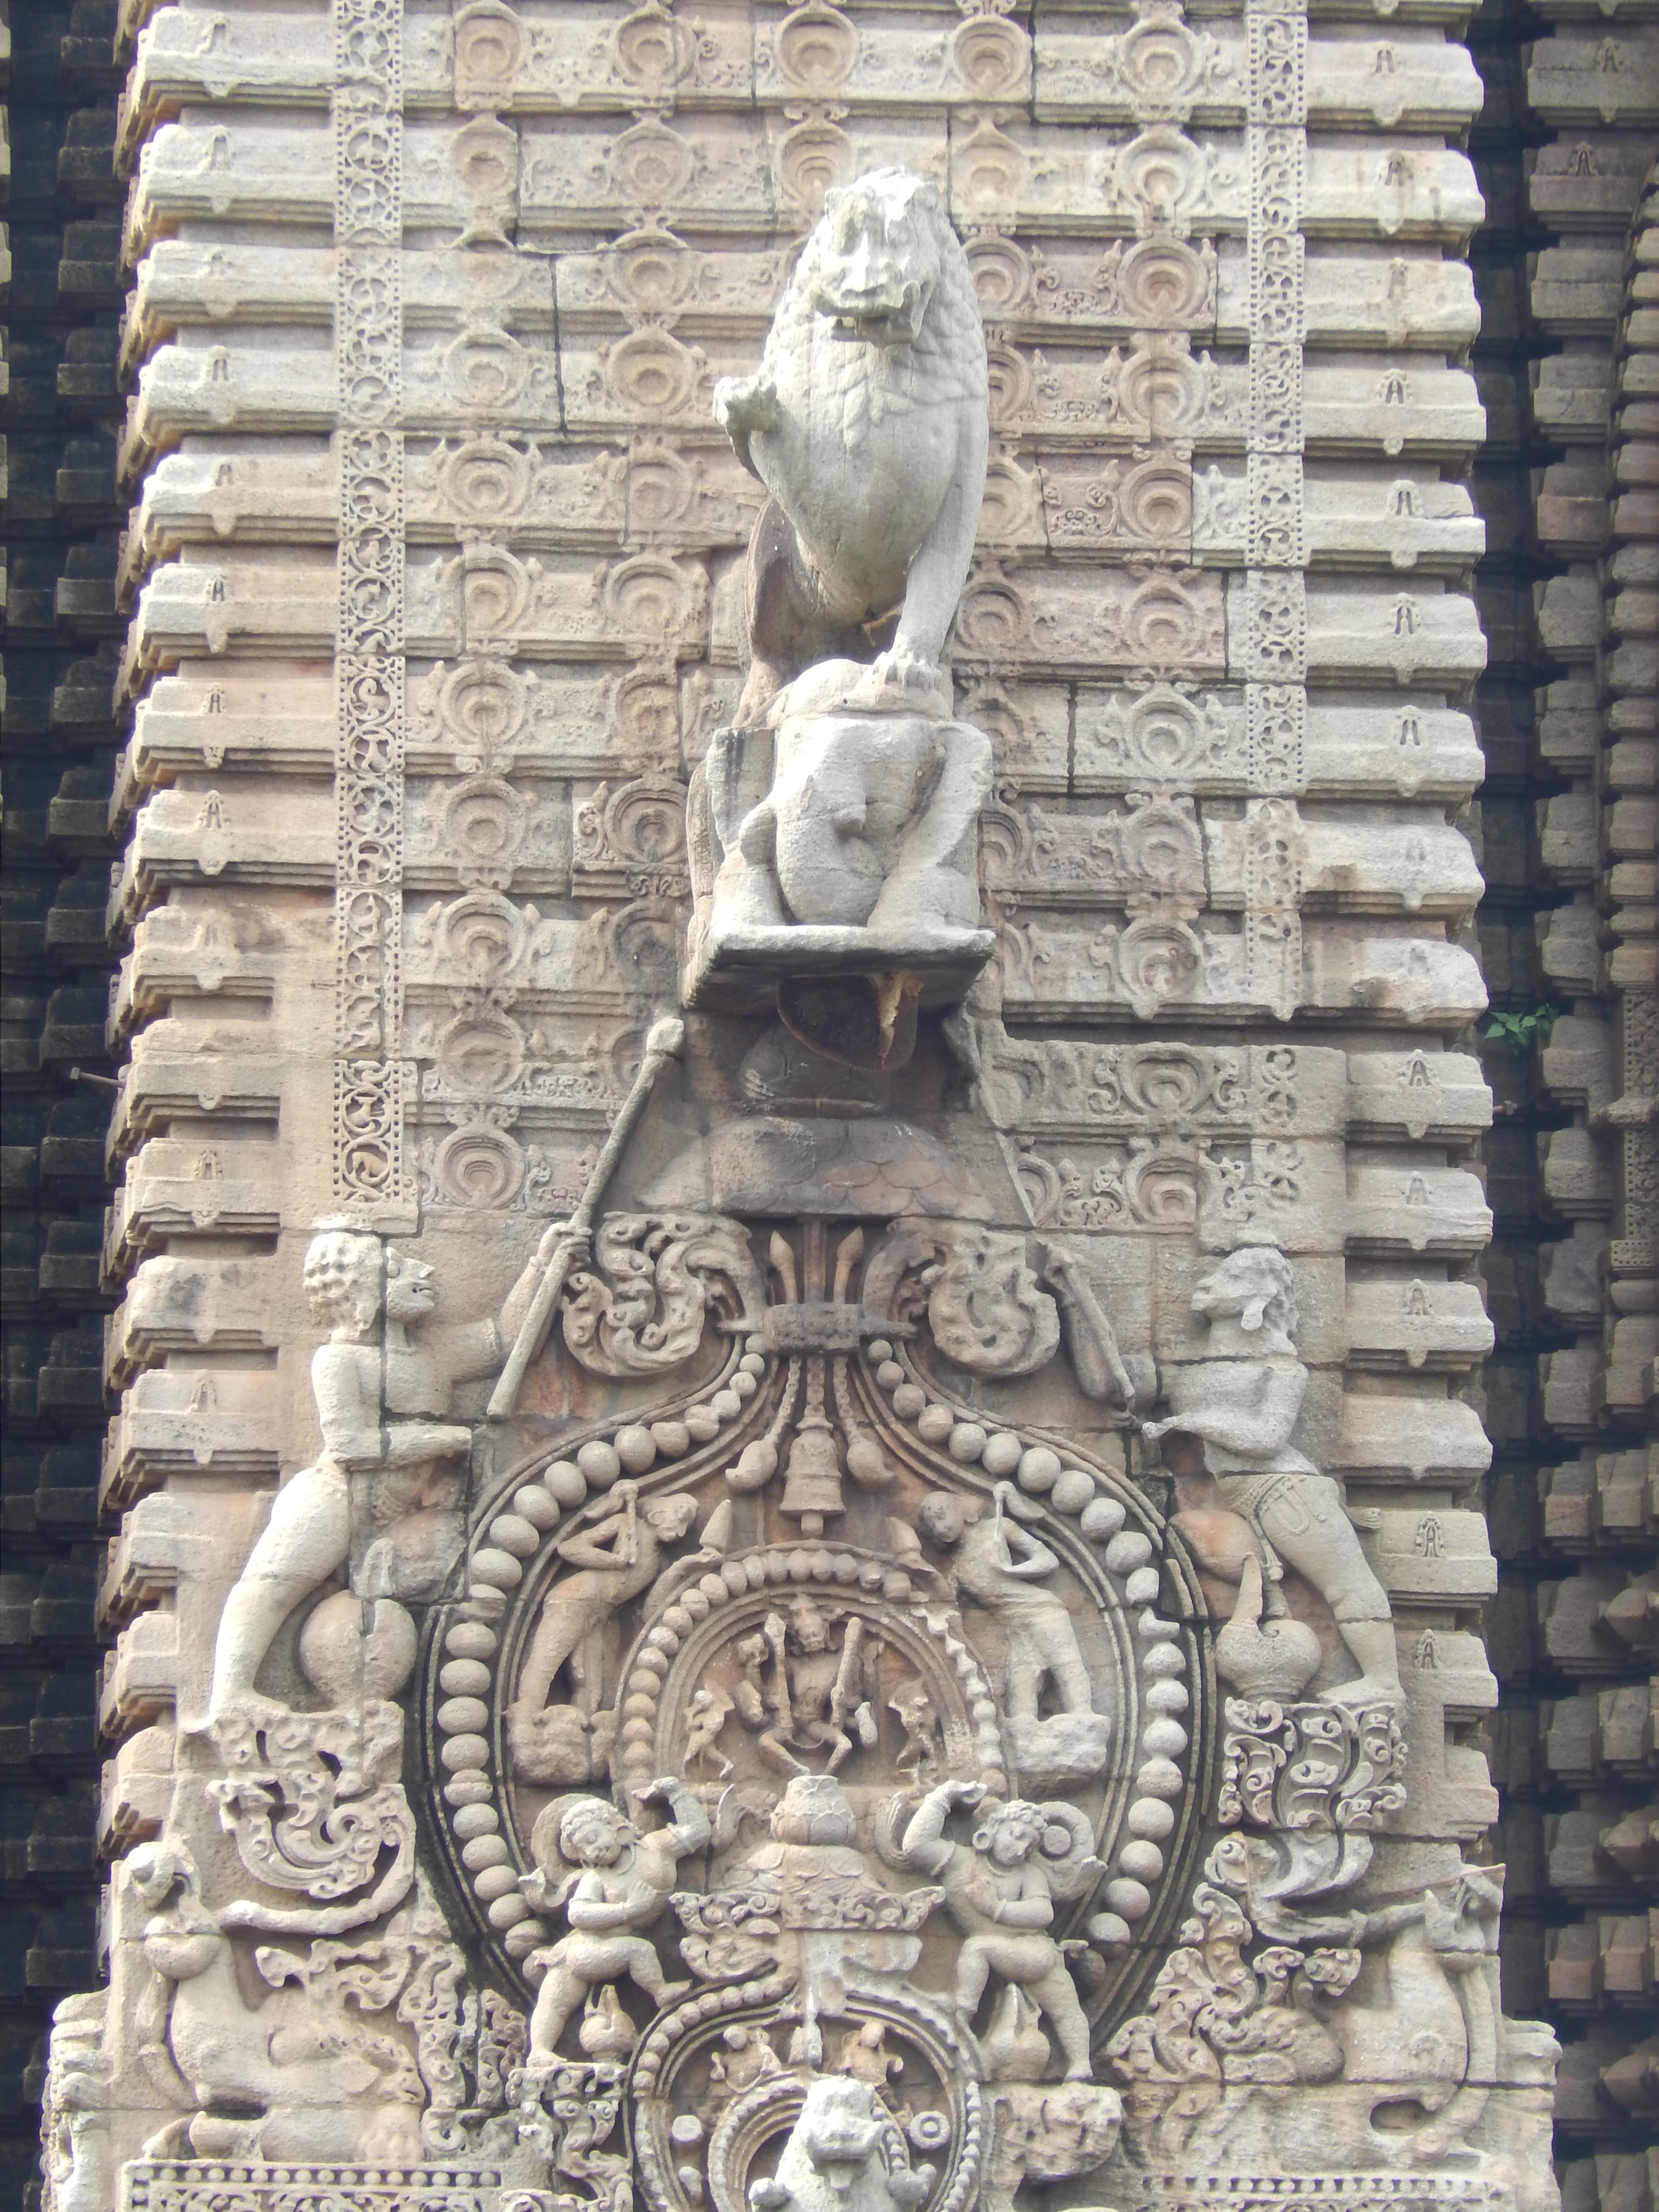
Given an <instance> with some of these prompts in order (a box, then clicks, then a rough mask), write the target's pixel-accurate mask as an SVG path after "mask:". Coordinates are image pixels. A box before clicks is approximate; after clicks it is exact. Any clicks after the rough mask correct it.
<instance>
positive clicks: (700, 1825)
mask: <svg viewBox="0 0 1659 2212" xmlns="http://www.w3.org/2000/svg"><path fill="white" fill-rule="evenodd" d="M638 1794H639V1798H640V1802H641V1803H642V1804H650V1803H653V1802H655V1803H660V1804H665V1805H666V1806H668V1807H669V1808H670V1809H671V1811H672V1813H673V1814H674V1824H673V1826H671V1827H666V1828H658V1829H654V1830H653V1832H651V1833H650V1834H649V1835H644V1834H641V1831H640V1830H639V1828H638V1827H636V1826H635V1824H634V1822H633V1821H632V1820H629V1817H628V1815H627V1814H625V1813H623V1812H619V1811H618V1810H617V1807H616V1806H614V1805H611V1804H608V1803H607V1802H605V1799H604V1798H602V1797H580V1798H578V1799H577V1800H576V1802H575V1803H574V1804H568V1805H566V1806H565V1807H564V1808H563V1809H562V1812H561V1813H560V1814H559V1818H558V1821H557V1826H556V1836H555V1833H554V1832H552V1831H551V1830H550V1829H549V1828H547V1827H545V1826H544V1820H545V1815H544V1816H543V1820H538V1822H537V1824H536V1830H535V1831H534V1832H532V1838H531V1847H532V1850H533V1851H534V1853H535V1856H536V1865H537V1871H536V1872H535V1873H534V1874H532V1875H521V1876H520V1884H519V1886H520V1888H521V1889H522V1890H523V1892H524V1893H525V1895H526V1897H527V1898H528V1899H529V1900H530V1902H531V1904H532V1905H533V1906H535V1907H536V1908H537V1910H538V1911H552V1910H555V1909H556V1908H557V1907H558V1906H560V1905H562V1906H563V1907H564V1914H565V1917H566V1919H567V1920H568V1922H569V1923H570V1933H569V1934H568V1936H561V1938H560V1939H559V1941H558V1942H556V1943H555V1944H552V1945H551V1946H550V1948H547V1949H546V1950H543V1951H533V1952H532V1954H531V1955H530V1959H529V1962H528V1963H529V1965H530V1967H531V1969H532V1972H533V1971H534V1970H535V1969H536V1968H538V1967H540V1968H542V1969H544V1977H543V1981H542V1985H541V1989H540V1990H539V1991H538V1995H537V1998H536V2008H535V2010H534V2012H533V2013H532V2015H531V2019H530V2057H531V2063H532V2066H534V2065H535V2064H536V2063H538V2062H540V2063H548V2062H550V2060H551V2059H552V2057H553V2055H554V2053H555V2051H556V2049H557V2047H558V2041H559V2038H560V2036H561V2035H562V2033H563V2032H564V2026H565V2022H566V2021H568V2019H569V2017H570V2015H571V2014H572V2013H573V2012H574V2010H575V2008H576V2007H577V2006H578V2005H579V2004H580V2003H582V2002H583V2001H584V2000H585V1999H586V1996H587V1993H588V1991H589V1990H592V1989H594V1988H596V1987H598V1986H599V1984H602V1983H605V1982H618V1981H621V1980H623V1979H624V1978H627V1979H629V1980H632V1981H634V1982H636V1983H637V1984H639V1986H640V1988H641V1989H642V1990H644V1991H645V1992H646V1994H647V1996H649V1997H652V1998H653V1999H654V2000H655V2001H656V2002H657V2003H658V2004H659V2005H665V2004H670V2003H671V2002H673V2000H674V1999H675V1998H676V1997H678V1996H684V1993H685V1991H686V1990H688V1989H689V1988H690V1983H689V1982H671V1981H669V1980H668V1979H667V1978H666V1977H665V1974H664V1972H663V1970H662V1966H661V1962H660V1961H659V1959H658V1957H657V1954H656V1952H655V1950H654V1949H653V1947H652V1946H651V1944H649V1943H648V1942H647V1941H646V1939H645V1936H644V1933H643V1930H644V1929H647V1928H649V1927H650V1926H651V1924H652V1923H653V1921H655V1920H656V1918H657V1917H658V1916H659V1914H660V1912H661V1911H662V1909H663V1906H664V1905H665V1904H666V1902H667V1899H668V1893H669V1892H670V1890H671V1889H672V1888H673V1887H674V1884H675V1880H676V1875H677V1870H678V1863H679V1861H680V1860H681V1859H682V1858H684V1856H685V1854H686V1853H687V1852H688V1851H696V1850H702V1847H703V1845H704V1844H706V1843H707V1842H708V1837H709V1827H708V1815H707V1814H705V1813H704V1811H703V1809H702V1806H701V1805H700V1804H698V1802H697V1801H696V1798H695V1797H694V1796H692V1795H691V1792H690V1790H688V1789H687V1788H686V1786H685V1784H684V1782H682V1781H681V1779H680V1778H679V1777H678V1775H668V1776H665V1777H662V1778H659V1779H658V1780H657V1781H654V1782H650V1783H647V1784H646V1786H645V1788H644V1789H643V1790H641V1791H640V1792H639V1793H638ZM549 1809H550V1810H552V1809H554V1808H549ZM573 1868H574V1869H577V1871H574V1872H572V1871H568V1870H567V1869H573ZM561 1876H562V1877H563V1879H562V1881H561V1880H560V1877H561ZM553 1882H558V1884H559V1886H558V1887H557V1888H556V1889H550V1887H549V1885H550V1883H553Z"/></svg>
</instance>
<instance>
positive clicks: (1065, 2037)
mask: <svg viewBox="0 0 1659 2212" xmlns="http://www.w3.org/2000/svg"><path fill="white" fill-rule="evenodd" d="M984 1796H985V1791H984V1788H983V1786H982V1785H981V1784H979V1783H977V1782H942V1783H940V1784H939V1787H938V1788H937V1789H936V1790H929V1791H928V1793H927V1796H925V1797H924V1798H923V1799H922V1801H921V1804H920V1805H919V1806H918V1807H917V1808H916V1810H915V1814H913V1816H912V1818H911V1820H910V1823H909V1826H908V1827H907V1828H906V1829H905V1832H904V1838H903V1841H902V1843H901V1844H900V1846H899V1849H900V1852H901V1855H902V1857H903V1858H904V1859H905V1860H906V1862H907V1863H908V1864H909V1865H911V1866H914V1867H916V1868H918V1869H920V1870H921V1872H922V1873H924V1874H927V1875H932V1876H933V1879H934V1880H935V1881H938V1882H939V1883H941V1884H942V1885H943V1887H944V1890H945V1905H946V1907H947V1909H948V1910H949V1911H950V1914H951V1918H952V1919H953V1920H954V1921H955V1922H956V1923H957V1927H958V1928H959V1929H961V1930H962V1932H963V1936H964V1938H965V1939H966V1940H965V1941H964V1942H963V1946H962V1948H961V1949H960V1950H959V1951H958V1952H957V1978H956V1993H955V1994H956V2007H957V2014H958V2015H959V2017H960V2019H961V2021H962V2024H963V2027H964V2028H966V2029H968V2030H969V2032H970V2033H971V2031H972V2027H973V2019H974V2015H975V2013H976V2012H977V2011H978V2009H979V2004H980V2000H981V1997H982V1996H984V1994H985V1985H986V1984H987V1981H988V1980H989V1979H990V1978H991V1975H992V1973H993V1972H996V1973H999V1974H1000V1975H1001V1977H1002V1978H1003V1979H1004V1981H1005V1982H1009V1983H1012V1984H1013V1985H1014V1986H1015V1987H1016V1988H1018V1989H1020V1990H1024V1992H1025V1995H1026V1996H1028V1997H1029V1998H1030V2001H1031V2002H1033V2003H1034V2004H1036V2006H1038V2007H1039V2008H1040V2009H1041V2010H1042V2013H1043V2015H1045V2017H1046V2018H1047V2020H1048V2025H1049V2027H1051V2028H1052V2029H1053V2030H1054V2036H1055V2039H1056V2040H1057V2041H1058V2042H1059V2045H1060V2051H1061V2054H1062V2056H1063V2057H1064V2058H1065V2061H1066V2080H1067V2081H1089V2080H1091V2078H1092V2073H1093V2069H1092V2067H1091V2063H1090V2057H1089V2022H1088V2019H1087V2016H1086V2015H1085V2012H1084V2009H1083V2005H1082V2002H1081V2000H1080V1999H1079V1996H1078V1993H1077V1988H1076V1985H1075V1984H1074V1983H1073V1980H1072V1977H1071V1974H1070V1972H1069V1971H1068V1969H1067V1967H1066V1958H1065V1954H1064V1953H1063V1952H1062V1951H1061V1949H1060V1945H1059V1944H1058V1943H1057V1942H1055V1940H1054V1936H1051V1935H1050V1934H1049V1932H1048V1930H1049V1929H1050V1927H1051V1926H1052V1925H1053V1922H1054V1894H1055V1890H1056V1888H1058V1887H1062V1885H1063V1890H1064V1891H1065V1892H1068V1893H1071V1894H1073V1895H1076V1894H1077V1893H1079V1891H1080V1890H1081V1888H1082V1887H1083V1886H1084V1884H1085V1881H1093V1880H1094V1879H1096V1878H1097V1876H1098V1875H1101V1874H1103V1872H1104V1869H1103V1867H1102V1866H1101V1864H1100V1863H1099V1861H1098V1860H1097V1859H1095V1858H1094V1857H1092V1856H1091V1855H1090V1854H1088V1853H1087V1852H1083V1853H1081V1854H1079V1852H1078V1851H1077V1849H1076V1843H1077V1836H1078V1832H1077V1830H1076V1828H1075V1826H1073V1824H1072V1823H1070V1822H1067V1823H1066V1826H1071V1827H1072V1828H1073V1848H1072V1849H1071V1850H1067V1851H1066V1852H1065V1853H1064V1854H1063V1855H1062V1863H1063V1866H1064V1871H1063V1872H1062V1869H1061V1865H1060V1864H1056V1865H1055V1866H1054V1869H1053V1870H1052V1871H1051V1869H1050V1868H1049V1866H1048V1865H1047V1864H1046V1863H1044V1860H1043V1858H1042V1856H1041V1854H1042V1846H1043V1843H1044V1839H1045V1837H1046V1836H1047V1833H1048V1829H1049V1826H1051V1820H1050V1814H1049V1810H1048V1808H1045V1807H1043V1806H1042V1805H1035V1804H1032V1803H1031V1802H1030V1800H1029V1799H1026V1798H1023V1797H1015V1798H1012V1799H1010V1800H1009V1801H1008V1802H1006V1803H1004V1804H995V1803H994V1804H992V1805H991V1806H990V1807H988V1808H987V1811H986V1814H985V1817H984V1818H983V1819H982V1820H981V1822H980V1824H979V1826H978V1827H977V1828H975V1831H974V1836H973V1840H972V1843H971V1844H955V1843H952V1842H951V1840H950V1839H949V1838H948V1837H947V1836H946V1835H945V1822H946V1821H947V1820H949V1819H950V1817H951V1814H952V1813H953V1812H954V1811H955V1810H956V1808H957V1807H958V1806H962V1807H964V1808H969V1809H972V1808H975V1807H976V1806H977V1805H979V1803H980V1802H981V1800H982V1799H983V1798H984ZM1056 1877H1058V1879H1056Z"/></svg>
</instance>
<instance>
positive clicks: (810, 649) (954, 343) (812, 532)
mask: <svg viewBox="0 0 1659 2212" xmlns="http://www.w3.org/2000/svg"><path fill="white" fill-rule="evenodd" d="M988 389H989V387H988V383H987V374H986V362H985V337H984V332H983V330H982V329H981V323H980V313H979V305H978V301H977V300H976V298H975V293H974V284H973V277H972V275H971V273H970V271H969V267H968V261H967V257H966V256H965V255H964V253H963V250H962V247H961V246H960V245H959V243H958V242H957V237H956V234H955V233H954V232H953V231H952V229H951V225H950V222H949V221H948V220H947V219H946V216H945V210H944V208H943V206H942V205H941V204H940V201H939V193H938V191H936V190H935V189H934V187H933V185H929V184H926V183H924V182H923V181H922V179H921V178H919V177H913V176H911V175H909V174H908V173H906V172H905V171H904V170H902V169H873V170H872V171H871V172H870V173H868V174H867V175H866V176H862V177H860V179H858V180H857V182H856V183H855V184H852V185H847V186H845V187H844V188H843V189H842V190H840V191H832V192H831V193H830V194H829V197H828V199H827V201H826V203H825V206H824V211H823V218H822V220H821V221H820V222H819V223H818V226H817V229H816V230H815V231H814V232H813V233H812V235H811V238H810V239H809V240H807V244H806V249H805V252H804V253H803V254H802V255H801V258H800V260H799V264H798V265H797V267H796V270H795V274H794V276H793V279H792V280H791V282H790V285H789V289H788V290H787V292H786V293H785V295H784V296H783V300H782V302H781V305H780V307H779V308H778V311H777V313H776V314H775V316H774V318H773V320H772V327H771V330H770V331H769V334H768V337H767V341H766V351H765V354H764V356H763V359H762V362H761V368H760V371H759V374H757V375H755V376H751V377H744V378H741V379H737V378H730V377H727V378H722V379H721V380H720V383H719V384H717V385H716V386H715V387H714V413H715V416H716V417H717V418H718V420H719V421H720V424H721V425H722V427H723V428H725V430H726V433H727V435H729V436H730V438H731V440H732V446H733V447H735V449H736V451H737V453H738V459H740V460H741V461H742V462H743V463H744V466H745V467H746V468H749V469H750V470H751V471H753V472H754V474H755V475H756V476H757V477H759V478H760V480H761V482H762V483H763V484H764V485H765V486H766V489H767V490H768V491H769V493H770V494H771V497H770V498H769V501H767V504H766V506H765V507H764V509H763V512H762V513H761V517H760V520H758V522H757V524H756V526H755V532H754V536H753V538H752V539H751V540H750V548H749V619H750V640H751V650H752V656H753V657H752V661H751V665H750V671H749V680H748V683H747V684H746V685H745V686H744V694H743V699H742V702H741V704H740V706H739V708H738V723H739V725H746V724H749V723H751V722H753V721H754V720H757V718H758V716H759V714H760V713H761V712H762V710H763V708H765V706H766V705H767V703H768V702H769V700H770V699H772V698H773V697H774V696H775V695H776V694H777V693H778V692H779V691H780V690H782V688H783V687H784V685H785V684H787V683H789V682H790V681H791V680H792V679H793V678H794V677H796V676H798V675H799V674H800V673H801V671H803V670H804V669H806V668H809V667H811V666H812V665H814V664H816V663H817V662H818V661H821V660H826V659H832V658H841V659H851V660H865V661H867V660H869V659H871V658H872V648H874V647H877V646H879V645H882V644H884V643H885V642H886V636H887V634H888V631H889V625H890V623H893V622H894V619H895V617H896V630H895V631H893V632H892V634H891V635H892V642H891V647H890V652H889V653H887V654H885V655H884V659H883V664H882V665H883V666H884V671H886V672H888V673H890V675H892V676H893V677H894V678H897V679H900V680H902V681H904V682H907V683H910V684H918V685H923V686H926V687H927V688H929V689H936V688H937V683H938V665H939V656H940V654H941V653H942V652H943V650H944V647H945V635H946V633H947V632H948V631H949V629H950V627H951V621H952V619H953V618H954V617H955V614H956V609H957V599H958V597H959V596H960V594H961V591H962V586H963V579H964V578H965V577H966V575H967V574H968V563H969V558H970V557H971V556H972V553H973V548H974V536H975V530H976V528H977V526H978V522H979V510H980V502H981V499H982V498H983V496H984V491H985V459H986V447H987V438H988V422H989V407H988V397H987V395H988Z"/></svg>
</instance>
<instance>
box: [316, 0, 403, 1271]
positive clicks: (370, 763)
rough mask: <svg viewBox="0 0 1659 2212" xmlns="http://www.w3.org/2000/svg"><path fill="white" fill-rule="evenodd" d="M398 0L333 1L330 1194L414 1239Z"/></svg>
mask: <svg viewBox="0 0 1659 2212" xmlns="http://www.w3.org/2000/svg"><path fill="white" fill-rule="evenodd" d="M402 49H403V5H402V0H335V11H334V58H335V82H334V93H333V123H334V246H335V256H336V260H335V305H334V359H335V373H336V377H337V387H338V405H339V428H338V431H337V435H336V451H337V458H338V465H339V501H340V522H339V555H338V560H339V568H338V618H337V619H338V628H337V641H336V647H335V663H334V667H335V712H336V718H337V719H336V738H335V743H336V752H335V781H334V793H335V838H336V878H335V886H336V887H335V909H334V913H335V921H334V957H335V1072H334V1132H333V1133H334V1191H335V1197H336V1199H337V1201H338V1203H339V1204H340V1206H342V1208H343V1209H344V1210H345V1211H346V1212H349V1213H350V1214H351V1215H352V1216H353V1217H354V1218H358V1217H361V1218H362V1219H364V1220H365V1221H366V1222H372V1223H374V1225H378V1226H380V1227H384V1228H392V1227H397V1226H400V1225H411V1226H412V1225H413V1221H414V1216H415V1200H414V1191H413V1184H412V1178H411V1176H410V1172H409V1168H408V1164H407V1163H406V1160H405V1158H404V1133H403V1112H404V1087H405V1086H404V1062H403V1004H402V978H401V940H402V934H403V823H404V480H403V479H404V449H403V433H402V429H401V428H400V423H401V419H402V386H403V308H402V299H401V290H400V275H401V271H400V266H399V264H400V258H401V254H402V245H403V190H402V185H403V51H402Z"/></svg>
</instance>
